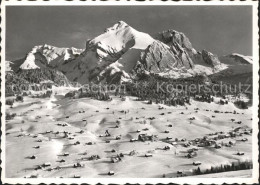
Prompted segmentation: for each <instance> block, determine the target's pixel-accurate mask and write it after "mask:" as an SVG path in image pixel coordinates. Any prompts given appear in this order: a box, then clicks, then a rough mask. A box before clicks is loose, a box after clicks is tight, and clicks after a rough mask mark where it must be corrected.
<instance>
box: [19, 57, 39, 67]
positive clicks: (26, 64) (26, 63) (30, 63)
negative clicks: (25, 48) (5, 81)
mask: <svg viewBox="0 0 260 185" xmlns="http://www.w3.org/2000/svg"><path fill="white" fill-rule="evenodd" d="M20 68H21V69H37V68H40V67H39V66H38V65H36V63H35V56H34V54H33V53H29V54H28V55H27V57H26V59H25V61H24V62H23V64H22V65H21V66H20Z"/></svg>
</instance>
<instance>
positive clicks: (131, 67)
mask: <svg viewBox="0 0 260 185" xmlns="http://www.w3.org/2000/svg"><path fill="white" fill-rule="evenodd" d="M241 56H242V55H240V58H239V56H238V55H236V60H241V61H242V62H241V63H242V64H245V62H244V59H245V57H241ZM230 60H234V57H230V56H229V57H227V56H226V57H224V58H223V61H225V63H223V62H221V61H220V60H219V58H218V57H217V56H216V55H214V54H212V53H210V52H208V51H206V50H202V51H201V52H199V51H196V50H195V49H194V48H193V47H192V44H191V42H190V41H189V39H188V38H187V37H186V36H185V34H183V33H181V32H178V31H175V30H167V31H163V32H161V33H158V34H157V35H155V36H154V38H152V37H151V36H150V35H149V34H147V33H143V32H139V31H137V30H135V29H134V28H132V27H131V26H129V25H128V24H126V23H125V22H123V21H119V22H117V23H116V24H115V25H113V26H112V27H110V28H107V29H106V30H105V32H104V33H103V34H101V35H99V36H97V37H95V38H94V39H92V40H88V41H87V42H86V48H85V49H84V50H83V49H76V48H57V47H54V46H49V45H46V44H45V45H40V46H35V47H34V48H33V49H32V50H31V51H30V52H29V53H28V54H27V55H26V56H25V57H24V58H22V59H19V60H16V61H11V62H7V64H6V66H8V70H13V71H14V72H15V71H18V70H19V69H21V70H28V69H37V68H53V69H55V70H57V71H61V72H62V73H63V74H64V75H65V76H66V77H67V78H68V80H70V81H72V82H78V83H80V84H85V83H89V82H107V83H120V82H123V81H131V80H135V79H138V76H140V75H142V74H146V75H149V74H150V73H153V74H158V75H162V76H163V75H166V74H167V76H169V78H185V77H190V76H193V75H198V74H207V75H210V74H213V73H217V72H219V71H222V70H225V69H227V68H228V65H229V63H228V61H230ZM238 64H240V63H239V62H238Z"/></svg>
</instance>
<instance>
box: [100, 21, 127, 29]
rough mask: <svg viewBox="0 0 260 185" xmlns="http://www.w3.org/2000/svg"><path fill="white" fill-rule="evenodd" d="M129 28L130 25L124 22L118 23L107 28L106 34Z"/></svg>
mask: <svg viewBox="0 0 260 185" xmlns="http://www.w3.org/2000/svg"><path fill="white" fill-rule="evenodd" d="M127 27H129V25H128V24H126V23H125V22H124V21H118V22H117V23H115V24H114V25H113V26H112V27H109V28H106V29H105V32H110V31H115V30H120V29H124V28H127Z"/></svg>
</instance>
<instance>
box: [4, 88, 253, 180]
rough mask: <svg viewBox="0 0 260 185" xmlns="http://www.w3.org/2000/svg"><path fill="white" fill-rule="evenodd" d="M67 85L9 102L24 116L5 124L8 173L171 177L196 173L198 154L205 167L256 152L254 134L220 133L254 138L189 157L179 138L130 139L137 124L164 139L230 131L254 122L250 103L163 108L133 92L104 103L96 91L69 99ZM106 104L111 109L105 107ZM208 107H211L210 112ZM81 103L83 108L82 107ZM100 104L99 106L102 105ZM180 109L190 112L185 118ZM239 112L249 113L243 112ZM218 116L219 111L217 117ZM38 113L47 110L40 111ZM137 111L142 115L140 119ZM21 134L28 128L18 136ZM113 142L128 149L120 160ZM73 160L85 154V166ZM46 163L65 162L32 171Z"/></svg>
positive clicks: (119, 150) (118, 148) (204, 149)
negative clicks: (113, 160) (43, 95)
mask: <svg viewBox="0 0 260 185" xmlns="http://www.w3.org/2000/svg"><path fill="white" fill-rule="evenodd" d="M63 90H65V89H64V88H62V89H60V88H56V87H55V88H54V89H53V91H54V92H58V94H57V95H54V96H53V97H51V98H45V99H35V98H30V97H25V98H24V102H21V103H19V102H17V103H15V104H14V106H13V108H10V107H7V110H6V111H7V112H11V113H17V115H18V116H17V117H15V119H14V120H11V121H8V122H7V123H6V124H5V125H6V132H8V133H9V134H8V135H6V146H7V147H6V162H7V164H8V165H6V176H7V177H10V178H11V177H24V176H30V175H32V174H34V175H36V174H38V175H40V176H41V177H45V178H48V177H50V178H54V177H61V176H62V177H65V178H66V177H67V178H68V177H73V175H75V174H76V175H80V176H81V177H88V178H91V177H94V178H106V177H107V176H106V175H104V174H107V172H109V171H114V172H115V175H114V177H117V178H118V177H128V178H133V177H136V178H137V177H141V178H144V177H150V178H152V177H162V174H166V177H176V176H177V174H176V172H177V171H184V172H185V173H187V174H188V175H189V174H191V171H192V169H195V168H197V167H196V166H193V165H192V163H193V162H194V161H200V162H201V163H202V164H201V165H200V168H201V170H203V169H208V168H210V167H211V166H215V165H220V164H226V163H231V162H234V161H238V160H241V161H242V160H246V159H250V158H252V138H251V136H250V135H243V136H242V137H237V138H235V139H232V138H229V139H224V140H221V141H223V142H228V141H229V140H232V141H234V140H241V138H244V137H246V138H248V141H246V142H239V141H237V142H236V144H235V145H234V146H233V147H229V148H227V147H222V148H221V149H214V148H211V147H200V148H199V151H198V152H197V153H198V155H197V156H196V158H194V159H187V158H185V157H184V155H185V154H186V151H187V149H189V148H185V147H183V146H182V145H181V144H179V143H177V144H176V145H175V146H173V145H170V144H168V143H166V142H164V141H162V140H158V141H154V142H140V141H137V142H129V140H130V139H135V138H137V137H138V134H139V133H137V132H136V131H137V130H140V131H141V133H147V134H148V135H151V134H155V135H158V137H159V138H160V139H163V138H166V137H172V138H173V139H174V138H186V139H187V140H189V139H195V138H198V137H199V138H203V137H204V136H206V135H208V134H209V133H215V132H219V131H224V132H226V131H230V130H231V129H233V128H236V127H238V126H243V127H247V128H252V121H250V118H251V116H252V112H251V110H250V109H248V110H240V109H237V108H236V107H235V106H234V105H233V104H232V103H229V104H227V105H219V104H215V103H205V102H197V101H194V100H191V105H187V108H188V109H186V108H185V107H182V106H177V107H172V106H171V107H169V106H166V105H164V106H163V107H165V108H166V109H162V110H158V107H159V105H156V104H152V105H149V104H147V103H146V102H142V101H135V98H134V97H131V96H128V97H126V100H125V101H121V98H119V97H114V96H112V97H113V100H112V101H105V102H104V101H98V100H94V99H90V98H82V99H69V98H65V99H63V98H62V96H61V94H60V93H61V92H62V91H63ZM67 90H68V89H67ZM36 102H37V103H36ZM32 103H33V104H32ZM57 105H59V106H57ZM50 107H51V109H50ZM107 107H109V109H106V108H107ZM197 107H199V108H200V110H199V111H198V112H197V113H195V111H194V108H197ZM142 108H144V109H142ZM205 109H209V110H210V111H205ZM31 110H34V111H31ZM82 110H84V111H85V112H84V113H83V114H82V113H79V111H82ZM97 110H98V111H99V112H96V111H97ZM121 110H126V111H128V110H129V113H127V114H122V113H121V112H120V111H121ZM214 110H219V111H232V112H233V111H234V110H236V111H237V112H239V113H240V114H236V115H234V114H232V115H230V117H231V118H235V119H236V120H240V121H242V124H240V125H237V124H236V123H232V122H231V121H230V117H229V116H228V117H227V116H223V114H222V113H218V114H215V113H214ZM113 112H114V113H113ZM167 112H171V114H167ZM180 112H184V114H183V115H182V116H181V117H180ZM241 112H243V113H244V114H241ZM161 113H165V115H164V116H161V115H160V114H161ZM46 115H48V116H46ZM212 115H215V116H216V117H215V118H212ZM37 116H41V117H40V118H37ZM66 116H69V118H66ZM151 116H154V117H155V118H156V119H155V120H153V121H150V120H148V119H147V118H149V117H151ZM119 117H121V119H120V126H119V128H115V123H116V121H117V120H118V119H119ZM136 117H137V118H139V119H135V118H136ZM190 117H195V120H194V121H192V122H190V121H189V118H190ZM22 120H25V122H24V123H23V124H21V121H22ZM83 120H87V121H83ZM144 120H146V123H144ZM35 121H37V122H35ZM58 123H65V124H67V125H68V126H66V127H61V126H58V125H57V124H58ZM169 124H172V125H173V126H172V128H170V127H168V126H167V125H169ZM145 128H148V130H146V131H144V129H145ZM106 129H108V130H109V133H110V134H111V137H99V136H100V135H102V134H104V132H105V130H106ZM166 129H167V130H169V133H168V134H166V133H164V131H165V130H166ZM80 130H84V133H83V134H80V133H79V131H80ZM46 131H53V132H57V131H59V132H60V134H57V135H56V136H55V135H54V134H52V133H50V134H45V133H46ZM63 131H67V132H70V133H71V134H72V135H73V138H74V140H68V139H67V138H64V137H63V136H64V134H63V133H62V132H63ZM19 134H25V135H24V136H22V137H17V135H19ZM29 134H30V135H29ZM33 135H38V138H32V136H33ZM118 135H122V137H121V140H115V139H114V138H115V137H116V136H118ZM38 139H41V140H42V142H41V143H38V142H36V140H38ZM106 140H110V143H106V142H105V141H106ZM76 141H80V144H79V145H73V143H75V142H76ZM221 141H219V142H221ZM87 142H94V143H95V144H94V145H85V143H87ZM36 145H39V146H40V148H39V149H35V148H33V147H34V146H36ZM165 146H169V147H170V150H167V151H166V150H162V149H161V148H163V147H165ZM112 149H115V150H116V151H117V153H116V154H118V153H123V154H126V155H125V156H124V158H122V162H119V163H110V157H111V156H113V155H114V153H111V152H109V151H111V150H112ZM132 150H135V151H136V153H137V154H136V155H133V156H129V155H127V154H128V153H129V152H130V151H132ZM237 151H241V152H245V155H244V156H237V155H234V153H236V152H237ZM84 152H87V154H86V155H83V153H84ZM17 153H19V155H17ZM63 153H69V156H66V157H64V156H61V155H62V154H63ZM147 153H150V154H152V155H153V156H152V157H150V158H145V157H143V156H144V155H145V154H147ZM32 155H35V156H36V159H34V160H31V159H27V158H26V157H28V156H32ZM91 155H99V156H100V157H101V159H100V160H98V161H88V160H82V158H84V157H86V158H88V157H90V156H91ZM61 159H64V160H65V162H64V163H60V162H58V161H60V160H61ZM75 161H80V162H81V163H82V164H84V165H85V166H84V167H83V168H77V169H76V170H75V168H73V164H74V163H75ZM45 162H50V163H51V167H52V168H55V167H57V166H60V167H61V169H60V170H53V171H47V170H46V169H48V168H46V169H44V170H37V171H36V170H34V168H35V167H36V166H37V165H40V164H43V163H45ZM250 173H251V172H250ZM250 173H248V175H250Z"/></svg>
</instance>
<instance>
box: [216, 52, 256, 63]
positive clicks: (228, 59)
mask: <svg viewBox="0 0 260 185" xmlns="http://www.w3.org/2000/svg"><path fill="white" fill-rule="evenodd" d="M220 60H221V62H223V63H226V64H233V65H234V64H252V63H253V59H252V57H251V56H244V55H241V54H238V53H232V54H230V55H225V56H222V57H220Z"/></svg>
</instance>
